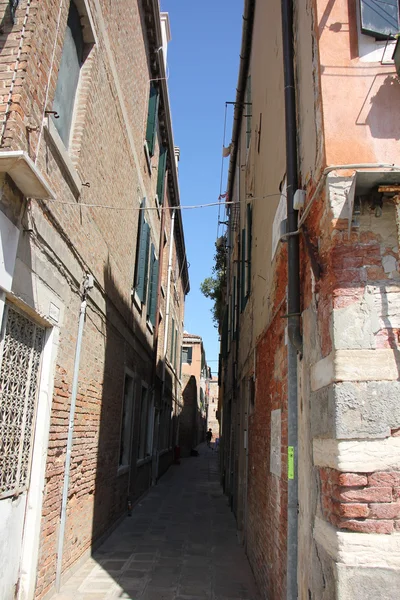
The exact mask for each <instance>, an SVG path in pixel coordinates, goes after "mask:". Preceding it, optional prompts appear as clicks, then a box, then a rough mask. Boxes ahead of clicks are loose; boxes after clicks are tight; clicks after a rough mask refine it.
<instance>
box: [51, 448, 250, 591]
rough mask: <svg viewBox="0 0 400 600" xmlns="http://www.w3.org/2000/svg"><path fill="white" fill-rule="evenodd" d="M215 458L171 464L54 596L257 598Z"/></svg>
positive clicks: (203, 455) (205, 455) (206, 452)
mask: <svg viewBox="0 0 400 600" xmlns="http://www.w3.org/2000/svg"><path fill="white" fill-rule="evenodd" d="M218 462H219V455H218V454H217V453H216V452H214V451H213V450H210V449H209V448H207V447H206V446H205V445H204V444H203V445H201V446H200V449H199V456H198V457H191V458H187V459H183V460H182V461H181V464H180V465H179V466H177V465H173V466H172V467H171V468H170V469H169V470H168V472H167V473H166V474H165V475H164V477H162V478H161V480H160V481H159V483H158V485H157V486H155V487H153V488H152V489H151V490H150V491H149V493H148V494H147V495H146V497H145V498H144V499H143V500H142V501H140V502H139V503H138V504H137V505H136V506H135V507H134V509H133V511H132V516H131V517H126V518H125V519H124V520H123V522H122V523H121V524H120V525H119V527H118V528H117V529H116V530H115V531H114V533H113V534H112V535H111V536H110V537H109V538H108V539H107V540H106V542H105V543H104V544H103V545H102V546H101V547H100V548H98V550H97V551H96V552H95V553H94V554H93V557H91V558H90V559H89V560H87V561H86V562H85V563H84V564H83V566H82V567H81V568H80V569H79V570H78V571H77V572H76V573H75V574H74V575H73V576H72V577H71V578H70V579H69V580H68V581H67V583H66V585H64V586H63V588H62V590H61V593H60V594H57V595H56V596H55V597H54V600H106V599H107V600H109V599H114V598H125V599H127V600H129V599H130V600H139V599H140V600H192V599H193V600H195V599H199V598H202V599H204V600H206V599H207V600H208V599H210V600H211V599H212V600H228V599H232V600H233V599H235V600H236V599H237V600H239V599H242V600H258V599H259V596H258V594H257V591H256V587H255V583H254V579H253V575H252V572H251V569H250V566H249V564H248V561H247V558H246V555H245V553H244V550H243V548H242V546H241V545H240V544H239V543H238V538H237V531H236V524H235V519H234V517H233V515H232V513H231V512H230V510H229V507H228V505H227V499H226V496H224V495H223V493H222V489H221V486H220V484H219V476H218Z"/></svg>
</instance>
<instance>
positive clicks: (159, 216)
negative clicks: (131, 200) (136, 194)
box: [155, 194, 161, 219]
mask: <svg viewBox="0 0 400 600" xmlns="http://www.w3.org/2000/svg"><path fill="white" fill-rule="evenodd" d="M155 202H156V206H157V215H158V218H159V219H161V209H160V206H161V205H160V201H159V199H158V196H157V194H156V197H155Z"/></svg>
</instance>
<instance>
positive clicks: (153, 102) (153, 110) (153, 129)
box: [146, 86, 160, 156]
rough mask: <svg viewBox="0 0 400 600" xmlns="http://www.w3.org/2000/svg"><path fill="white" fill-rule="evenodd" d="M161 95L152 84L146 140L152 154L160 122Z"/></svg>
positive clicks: (151, 154)
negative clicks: (159, 105)
mask: <svg viewBox="0 0 400 600" xmlns="http://www.w3.org/2000/svg"><path fill="white" fill-rule="evenodd" d="M159 99H160V96H159V94H158V90H157V89H156V88H155V87H154V86H151V88H150V97H149V111H148V114H147V129H146V142H147V148H148V151H149V154H150V156H153V154H154V145H155V141H156V133H157V123H158V103H159Z"/></svg>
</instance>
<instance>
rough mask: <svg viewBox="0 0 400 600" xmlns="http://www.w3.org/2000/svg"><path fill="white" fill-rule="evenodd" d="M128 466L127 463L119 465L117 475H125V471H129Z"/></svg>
mask: <svg viewBox="0 0 400 600" xmlns="http://www.w3.org/2000/svg"><path fill="white" fill-rule="evenodd" d="M129 468H130V466H129V465H121V466H120V467H118V472H117V477H120V476H121V475H125V473H129Z"/></svg>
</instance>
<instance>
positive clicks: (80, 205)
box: [46, 192, 284, 211]
mask: <svg viewBox="0 0 400 600" xmlns="http://www.w3.org/2000/svg"><path fill="white" fill-rule="evenodd" d="M282 195H284V194H281V192H279V193H277V194H266V195H265V196H259V197H250V198H246V199H245V200H238V201H235V202H233V201H232V202H230V201H228V202H225V203H224V204H225V205H226V206H231V205H234V204H242V203H246V202H247V201H248V200H264V199H265V198H272V197H274V196H282ZM46 202H52V203H53V204H61V205H63V206H74V207H75V208H104V209H107V210H122V211H140V210H149V211H150V210H156V211H159V210H195V209H200V208H209V207H210V206H218V205H220V204H221V201H218V202H210V203H208V204H193V205H191V206H186V205H183V206H182V205H179V206H111V205H109V204H84V203H82V202H64V201H63V200H56V199H52V198H48V199H47V200H46Z"/></svg>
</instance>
